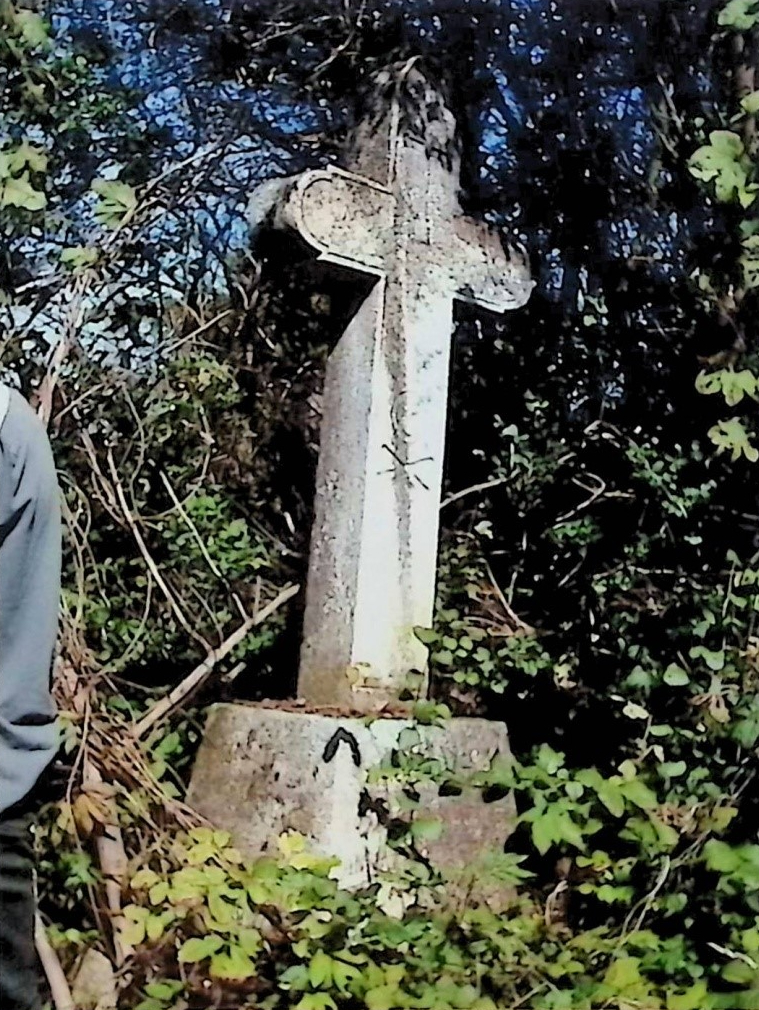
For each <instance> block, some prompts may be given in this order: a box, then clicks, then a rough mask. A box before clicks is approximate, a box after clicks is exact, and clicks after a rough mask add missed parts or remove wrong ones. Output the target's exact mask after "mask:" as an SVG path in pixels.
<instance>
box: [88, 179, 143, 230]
mask: <svg viewBox="0 0 759 1010" xmlns="http://www.w3.org/2000/svg"><path fill="white" fill-rule="evenodd" d="M92 190H93V192H94V193H97V195H98V197H99V198H100V199H99V200H98V203H97V206H96V207H95V219H96V220H97V221H98V223H99V224H102V225H103V227H104V228H118V227H119V226H120V225H122V224H126V222H127V221H128V220H129V219H130V218H131V217H132V215H133V214H134V212H135V210H136V209H137V196H136V194H135V191H134V189H133V188H132V187H131V186H128V185H127V184H126V183H125V182H119V181H118V180H116V179H110V180H109V179H96V180H95V182H93V184H92Z"/></svg>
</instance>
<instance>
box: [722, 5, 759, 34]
mask: <svg viewBox="0 0 759 1010" xmlns="http://www.w3.org/2000/svg"><path fill="white" fill-rule="evenodd" d="M718 23H719V24H720V25H721V26H722V27H723V28H732V29H733V30H734V31H736V32H748V31H751V29H752V28H754V27H755V25H757V24H759V0H729V2H728V3H727V4H726V5H725V7H723V9H722V10H721V11H720V14H719V18H718Z"/></svg>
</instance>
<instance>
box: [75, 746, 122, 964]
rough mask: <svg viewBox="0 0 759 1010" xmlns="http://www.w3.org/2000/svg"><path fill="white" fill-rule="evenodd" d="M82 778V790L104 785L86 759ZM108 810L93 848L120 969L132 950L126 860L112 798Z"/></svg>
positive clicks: (98, 773) (101, 778)
mask: <svg viewBox="0 0 759 1010" xmlns="http://www.w3.org/2000/svg"><path fill="white" fill-rule="evenodd" d="M83 777H84V786H85V789H86V788H87V786H88V785H93V786H95V787H96V788H97V787H98V786H102V785H103V777H102V775H101V774H100V772H99V771H98V769H97V768H96V767H95V765H94V764H93V763H92V762H91V761H90V760H89V759H85V762H84V772H83ZM107 807H108V814H109V818H108V819H109V822H110V823H108V824H106V825H104V833H103V834H102V835H98V836H97V838H96V841H95V846H96V848H97V854H98V862H99V863H100V870H101V872H102V874H103V879H104V881H105V900H106V904H107V906H108V912H109V915H110V922H111V936H112V938H113V950H114V954H115V955H116V967H118V968H120V967H121V966H122V964H124V962H125V961H126V960H127V958H129V957H131V955H132V954H133V953H134V950H133V948H132V947H130V946H129V944H127V943H125V942H124V938H123V935H124V929H125V927H126V919H125V918H124V915H123V913H122V910H121V893H122V891H123V889H124V884H125V882H126V876H127V868H128V865H129V861H128V859H127V854H126V849H125V848H124V839H123V837H122V834H121V827H120V826H119V819H118V812H117V810H116V804H115V803H114V801H113V800H112V799H109V800H108V801H107Z"/></svg>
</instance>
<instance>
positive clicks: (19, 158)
mask: <svg viewBox="0 0 759 1010" xmlns="http://www.w3.org/2000/svg"><path fill="white" fill-rule="evenodd" d="M7 154H8V168H9V169H10V171H11V173H12V174H13V175H20V174H21V173H22V172H24V171H26V170H27V169H28V170H29V171H30V172H45V171H46V170H47V154H46V153H45V152H44V151H43V150H42V148H41V147H34V146H33V145H32V144H30V143H28V142H27V141H26V140H24V141H22V142H21V143H20V144H19V145H18V147H15V148H13V149H12V150H10V151H8V152H7Z"/></svg>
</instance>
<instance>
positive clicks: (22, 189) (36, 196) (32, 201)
mask: <svg viewBox="0 0 759 1010" xmlns="http://www.w3.org/2000/svg"><path fill="white" fill-rule="evenodd" d="M46 206H47V198H46V197H45V194H44V193H42V192H40V190H38V189H35V188H34V186H32V184H31V182H30V181H29V177H28V175H27V174H26V173H24V174H23V175H22V176H20V177H19V178H17V179H13V178H11V179H5V181H4V182H3V183H2V185H1V186H0V207H18V208H19V209H20V210H30V211H37V210H43V209H44V208H45V207H46Z"/></svg>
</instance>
